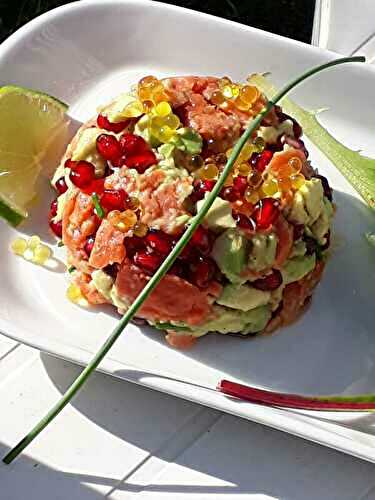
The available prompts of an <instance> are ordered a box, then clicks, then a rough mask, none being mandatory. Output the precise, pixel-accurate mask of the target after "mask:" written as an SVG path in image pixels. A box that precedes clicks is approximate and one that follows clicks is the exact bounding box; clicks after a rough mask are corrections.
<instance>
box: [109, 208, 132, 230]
mask: <svg viewBox="0 0 375 500" xmlns="http://www.w3.org/2000/svg"><path fill="white" fill-rule="evenodd" d="M108 220H109V222H110V223H111V224H112V226H113V227H115V228H116V229H118V230H119V231H121V232H124V233H125V232H126V231H128V230H129V229H131V228H132V227H133V226H134V225H135V223H136V222H137V216H136V214H135V213H134V212H133V210H125V211H124V212H119V211H118V210H112V212H110V213H109V214H108Z"/></svg>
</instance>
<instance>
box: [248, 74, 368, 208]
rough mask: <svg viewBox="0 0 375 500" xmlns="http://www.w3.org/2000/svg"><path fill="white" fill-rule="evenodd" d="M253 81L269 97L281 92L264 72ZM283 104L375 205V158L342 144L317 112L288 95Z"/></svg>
mask: <svg viewBox="0 0 375 500" xmlns="http://www.w3.org/2000/svg"><path fill="white" fill-rule="evenodd" d="M249 82H250V83H251V84H253V85H256V86H257V87H258V88H259V89H260V90H262V91H263V92H264V93H265V94H266V96H267V97H268V98H269V99H272V97H273V96H274V95H275V94H276V92H277V89H276V87H274V86H273V85H272V84H271V83H270V82H269V81H268V80H267V78H265V77H264V76H263V75H260V74H255V75H252V76H251V78H250V79H249ZM281 104H282V106H283V110H284V111H285V112H286V113H288V114H289V115H291V116H292V117H293V118H295V119H296V120H297V121H298V122H299V124H300V125H301V127H302V129H303V132H304V134H305V135H306V136H307V137H308V138H309V139H310V141H311V142H313V143H314V144H315V146H317V147H318V148H319V149H320V150H321V151H322V153H324V154H325V155H326V156H327V158H328V159H329V160H331V162H332V163H333V164H334V165H335V167H336V168H337V169H338V170H339V171H340V172H341V173H342V175H344V177H346V179H347V180H348V181H349V182H350V184H351V185H352V186H353V187H354V189H356V190H357V191H358V193H359V194H360V195H361V196H362V197H363V199H364V200H365V201H366V202H367V203H368V205H369V206H370V207H371V208H375V159H373V158H368V157H367V156H363V155H361V154H360V153H359V152H357V151H353V150H352V149H350V148H348V147H346V146H344V144H341V142H339V141H338V140H337V139H335V138H334V137H333V136H332V135H331V134H330V133H329V132H328V131H327V130H326V129H325V128H324V127H323V126H322V125H321V124H320V123H319V121H318V119H317V113H316V112H311V111H306V110H305V109H303V108H301V106H299V105H298V104H296V103H294V102H293V101H291V100H290V99H288V98H285V97H284V99H283V100H282V101H281Z"/></svg>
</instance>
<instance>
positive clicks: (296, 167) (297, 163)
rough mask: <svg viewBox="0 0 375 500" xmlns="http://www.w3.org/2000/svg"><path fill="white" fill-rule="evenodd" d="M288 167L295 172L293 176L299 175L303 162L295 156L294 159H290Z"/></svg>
mask: <svg viewBox="0 0 375 500" xmlns="http://www.w3.org/2000/svg"><path fill="white" fill-rule="evenodd" d="M288 165H289V167H290V168H291V170H292V171H293V174H299V173H300V172H301V169H302V160H301V158H298V157H297V156H293V157H292V158H290V159H289V161H288Z"/></svg>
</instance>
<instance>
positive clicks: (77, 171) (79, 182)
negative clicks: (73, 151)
mask: <svg viewBox="0 0 375 500" xmlns="http://www.w3.org/2000/svg"><path fill="white" fill-rule="evenodd" d="M74 163H75V164H74V166H73V167H72V170H71V171H70V174H69V179H70V180H71V181H72V183H73V184H74V185H75V186H77V187H78V188H81V189H83V188H87V187H88V186H89V184H90V183H91V182H92V181H93V180H94V179H95V167H94V165H93V164H92V163H89V162H88V161H84V160H82V161H77V162H74Z"/></svg>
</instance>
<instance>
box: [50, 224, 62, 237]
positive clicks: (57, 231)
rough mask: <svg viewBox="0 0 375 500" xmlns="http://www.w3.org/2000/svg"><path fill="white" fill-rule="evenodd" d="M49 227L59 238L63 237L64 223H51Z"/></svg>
mask: <svg viewBox="0 0 375 500" xmlns="http://www.w3.org/2000/svg"><path fill="white" fill-rule="evenodd" d="M49 227H50V228H51V230H52V232H53V233H54V234H55V236H57V237H58V238H61V237H62V221H61V220H59V221H58V222H54V221H53V220H50V221H49Z"/></svg>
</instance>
